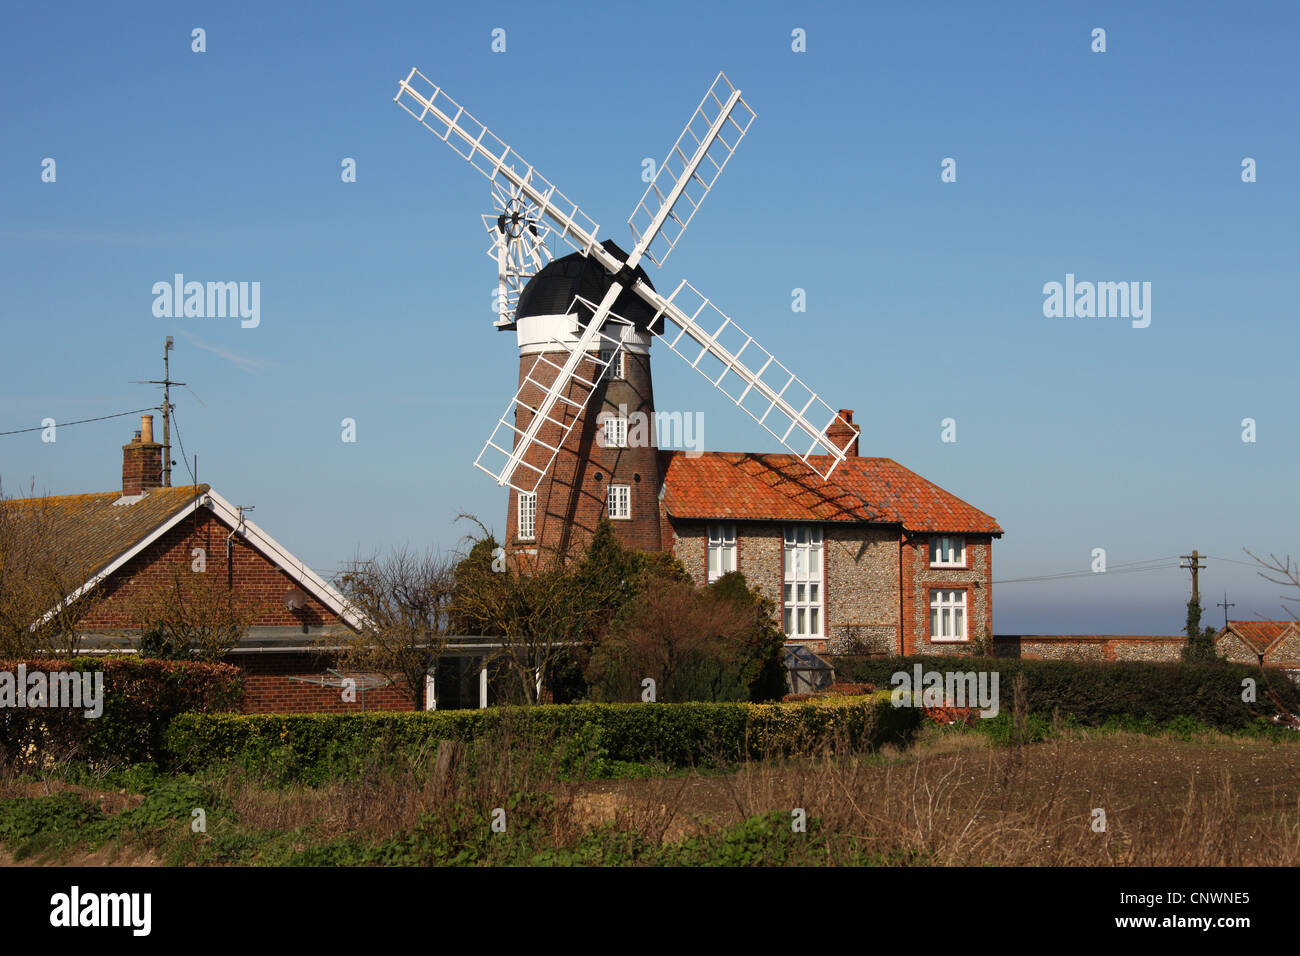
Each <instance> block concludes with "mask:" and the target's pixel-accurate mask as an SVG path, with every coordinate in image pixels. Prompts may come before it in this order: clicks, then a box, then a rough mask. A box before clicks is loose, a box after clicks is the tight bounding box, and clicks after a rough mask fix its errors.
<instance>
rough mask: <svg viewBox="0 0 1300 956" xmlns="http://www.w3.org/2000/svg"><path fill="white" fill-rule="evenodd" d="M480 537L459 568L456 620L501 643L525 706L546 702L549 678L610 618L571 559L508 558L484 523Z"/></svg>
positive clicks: (545, 555)
mask: <svg viewBox="0 0 1300 956" xmlns="http://www.w3.org/2000/svg"><path fill="white" fill-rule="evenodd" d="M461 517H462V518H466V519H468V520H470V521H473V522H474V523H475V524H477V525H478V527H479V531H480V535H479V536H471V537H470V538H469V541H470V542H472V546H471V547H470V549H469V552H468V554H467V555H466V557H465V559H464V560H463V561H461V563H460V564H459V565H458V566H457V568H456V574H455V578H456V583H455V590H454V594H453V599H452V608H453V619H454V620H455V622H456V626H457V628H458V630H460V632H461V633H464V634H471V635H491V636H495V637H497V638H499V640H500V642H501V650H500V653H499V656H498V660H500V661H502V662H504V664H505V665H506V666H507V668H508V670H509V672H510V673H511V674H512V675H513V676H514V678H515V679H516V680H517V682H518V684H517V686H518V689H519V692H520V697H521V699H522V700H523V701H524V702H526V703H528V704H535V703H538V702H539V701H541V700H542V699H543V697H544V688H545V685H546V680H547V677H548V675H551V674H553V673H554V672H555V671H556V670H557V668H560V667H563V666H564V665H566V664H567V663H569V662H570V661H571V660H572V658H573V657H574V655H575V654H577V653H579V652H580V651H581V650H582V649H583V648H584V647H585V646H586V645H587V644H588V642H589V641H590V638H591V634H592V629H593V626H594V625H595V623H596V622H597V621H598V619H599V618H600V615H601V614H602V613H603V606H602V603H601V598H602V595H601V594H600V593H598V591H599V585H598V583H597V582H595V581H593V580H592V579H590V578H588V577H585V576H583V575H580V574H577V573H575V569H574V568H573V567H572V566H571V565H569V564H567V563H566V561H565V555H563V554H560V553H557V552H550V551H547V550H546V549H542V550H541V551H540V553H539V554H537V555H535V556H534V555H529V556H525V555H515V556H513V557H507V556H506V554H505V552H504V550H503V549H501V548H499V547H498V546H497V543H496V539H495V538H493V537H492V534H491V532H489V531H488V529H487V528H486V527H485V526H484V525H483V523H482V522H480V521H478V519H476V518H474V517H472V516H470V515H461Z"/></svg>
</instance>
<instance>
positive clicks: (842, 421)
mask: <svg viewBox="0 0 1300 956" xmlns="http://www.w3.org/2000/svg"><path fill="white" fill-rule="evenodd" d="M861 431H862V429H861V428H859V427H858V426H857V425H854V424H853V409H851V408H841V409H840V410H839V417H838V418H837V419H836V420H835V421H833V422H831V426H830V428H828V429H826V437H827V438H829V439H830V440H831V442H832V443H834V445H835V447H836V448H843V449H844V454H846V455H848V456H849V457H850V458H857V457H858V454H859V452H858V435H859V434H860V433H861Z"/></svg>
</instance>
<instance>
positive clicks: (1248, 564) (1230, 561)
mask: <svg viewBox="0 0 1300 956" xmlns="http://www.w3.org/2000/svg"><path fill="white" fill-rule="evenodd" d="M1201 557H1203V558H1209V559H1210V560H1211V561H1226V562H1228V564H1240V565H1241V566H1242V567H1243V568H1256V569H1258V568H1259V565H1258V564H1256V563H1255V562H1254V561H1234V560H1233V559H1232V558H1216V557H1215V556H1214V555H1212V554H1203V555H1201Z"/></svg>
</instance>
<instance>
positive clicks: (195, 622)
mask: <svg viewBox="0 0 1300 956" xmlns="http://www.w3.org/2000/svg"><path fill="white" fill-rule="evenodd" d="M160 573H161V578H160V579H159V580H158V581H157V582H156V583H150V585H149V586H147V587H141V588H136V589H132V590H131V591H130V592H127V593H125V594H123V596H122V603H123V606H124V608H125V612H126V615H127V617H128V619H129V620H130V621H131V622H132V624H133V625H134V626H135V627H137V628H139V631H140V635H141V648H140V649H141V653H142V654H144V655H146V656H153V657H171V658H181V659H185V658H198V659H199V660H205V661H219V660H221V659H222V658H224V657H225V656H226V654H227V653H229V651H230V650H231V649H232V648H233V647H234V646H235V645H236V644H238V643H239V642H240V640H242V639H243V637H244V635H245V634H246V633H248V628H249V625H251V624H252V622H253V620H254V618H255V616H256V613H257V611H256V608H255V607H254V605H253V604H252V603H251V602H250V601H248V600H246V599H245V598H243V597H241V596H240V594H239V593H238V592H237V591H235V590H234V589H232V588H230V587H227V585H226V582H225V579H224V578H222V577H221V575H218V574H209V573H207V572H196V571H191V570H189V569H188V568H187V567H186V566H184V565H182V564H173V565H169V566H167V567H165V568H164V569H162V571H161V572H160Z"/></svg>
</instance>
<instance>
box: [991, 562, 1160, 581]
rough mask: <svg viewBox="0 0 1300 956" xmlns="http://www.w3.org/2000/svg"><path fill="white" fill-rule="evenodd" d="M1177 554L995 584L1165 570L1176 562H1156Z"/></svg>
mask: <svg viewBox="0 0 1300 956" xmlns="http://www.w3.org/2000/svg"><path fill="white" fill-rule="evenodd" d="M1176 557H1177V555H1170V556H1169V557H1167V558H1150V559H1148V560H1146V561H1130V562H1128V563H1126V564H1116V565H1113V566H1112V567H1109V568H1107V569H1106V570H1105V571H1092V570H1088V571H1062V572H1060V573H1059V574H1040V575H1037V576H1035V577H1028V578H1007V579H1005V580H1002V581H994V582H993V583H994V584H1021V583H1024V582H1031V581H1064V580H1067V579H1069V578H1091V577H1105V576H1106V575H1108V574H1133V573H1135V572H1138V571H1163V570H1165V569H1166V568H1176V567H1178V565H1176V564H1156V563H1154V562H1157V561H1172V560H1173V559H1174V558H1176Z"/></svg>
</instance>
